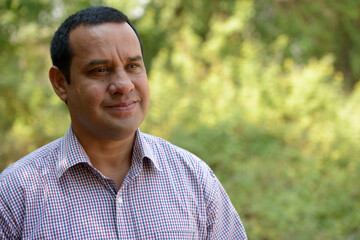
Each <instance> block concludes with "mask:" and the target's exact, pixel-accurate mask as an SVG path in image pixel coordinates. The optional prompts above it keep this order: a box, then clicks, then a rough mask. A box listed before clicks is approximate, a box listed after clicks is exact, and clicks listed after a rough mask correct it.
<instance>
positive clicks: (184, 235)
mask: <svg viewBox="0 0 360 240" xmlns="http://www.w3.org/2000/svg"><path fill="white" fill-rule="evenodd" d="M155 236H156V240H165V239H171V240H173V239H175V240H176V239H182V240H188V239H196V238H195V232H192V231H188V230H173V231H161V232H157V233H156V234H155Z"/></svg>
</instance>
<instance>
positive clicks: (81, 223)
mask: <svg viewBox="0 0 360 240" xmlns="http://www.w3.org/2000/svg"><path fill="white" fill-rule="evenodd" d="M0 239H12V240H13V239H182V240H184V239H224V240H229V239H247V237H246V234H245V230H244V227H243V225H242V223H241V220H240V218H239V216H238V214H237V212H236V211H235V209H234V207H233V205H232V204H231V202H230V200H229V198H228V196H227V194H226V192H225V190H224V189H223V187H222V186H221V184H220V182H219V181H218V179H217V178H216V177H215V175H214V174H213V172H212V171H211V170H210V168H209V167H208V166H207V165H206V164H205V163H204V162H203V161H202V160H200V159H199V158H198V157H196V156H194V155H193V154H191V153H189V152H187V151H185V150H183V149H181V148H179V147H176V146H174V145H172V144H170V143H169V142H167V141H165V140H162V139H160V138H157V137H154V136H151V135H148V134H144V133H141V132H140V131H139V130H138V131H137V133H136V139H135V142H134V147H133V155H132V165H131V168H130V170H129V172H128V173H127V175H126V177H125V179H124V182H123V184H122V186H121V188H120V190H119V191H117V190H116V185H115V182H114V181H113V180H112V179H109V178H107V177H106V176H104V175H103V174H102V173H101V172H99V171H98V170H97V169H95V168H94V167H93V166H92V164H91V162H90V160H89V158H88V156H87V155H86V153H85V151H84V149H83V148H82V146H81V145H80V143H79V141H78V140H77V138H76V136H75V134H74V132H73V131H72V129H71V127H70V128H69V130H68V131H67V133H66V134H65V136H64V137H62V138H60V139H58V140H55V141H54V142H52V143H49V144H48V145H45V146H44V147H42V148H39V149H38V150H36V151H34V152H33V153H31V154H29V155H28V156H26V157H24V158H22V159H20V160H19V161H17V162H16V163H14V164H12V165H11V166H9V167H8V168H7V169H6V170H4V171H3V172H2V173H1V175H0Z"/></svg>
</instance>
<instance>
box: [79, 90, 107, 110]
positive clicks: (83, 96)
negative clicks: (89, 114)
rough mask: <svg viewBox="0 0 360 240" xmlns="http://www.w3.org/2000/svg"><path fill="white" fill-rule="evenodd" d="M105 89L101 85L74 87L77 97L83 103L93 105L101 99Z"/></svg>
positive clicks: (97, 103)
mask: <svg viewBox="0 0 360 240" xmlns="http://www.w3.org/2000/svg"><path fill="white" fill-rule="evenodd" d="M104 92H105V89H104V88H103V87H102V86H96V85H90V86H81V87H79V88H77V89H76V94H77V96H78V97H77V98H78V100H79V101H80V102H82V104H83V105H88V106H87V107H90V106H95V105H99V104H101V102H102V101H103V97H104ZM85 107H86V106H85Z"/></svg>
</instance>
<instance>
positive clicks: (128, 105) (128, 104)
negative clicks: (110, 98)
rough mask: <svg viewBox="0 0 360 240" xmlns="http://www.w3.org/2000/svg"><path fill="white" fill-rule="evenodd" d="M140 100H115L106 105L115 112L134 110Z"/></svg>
mask: <svg viewBox="0 0 360 240" xmlns="http://www.w3.org/2000/svg"><path fill="white" fill-rule="evenodd" d="M138 102H139V101H138V100H135V99H131V100H126V101H119V102H113V103H109V104H107V105H105V106H106V108H107V109H109V110H111V111H115V112H119V113H121V112H123V113H125V112H130V111H132V110H133V109H134V108H135V107H136V104H137V103H138Z"/></svg>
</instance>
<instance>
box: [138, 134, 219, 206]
mask: <svg viewBox="0 0 360 240" xmlns="http://www.w3.org/2000/svg"><path fill="white" fill-rule="evenodd" d="M141 137H142V140H143V141H146V142H147V143H148V144H147V145H148V146H150V148H151V150H152V153H153V155H154V158H156V161H158V164H159V166H160V167H161V168H162V169H163V170H165V171H166V172H167V174H168V175H169V177H171V178H174V179H177V180H178V181H183V180H186V181H188V182H190V183H191V185H192V186H193V187H194V186H196V188H198V190H200V191H201V192H202V193H203V194H204V196H203V197H205V199H208V200H210V199H211V198H212V197H213V195H214V194H215V192H214V191H216V189H218V186H219V185H220V183H219V181H218V179H217V178H216V176H215V174H214V173H213V171H212V170H211V168H210V167H209V166H208V165H207V164H206V162H205V161H203V160H202V159H201V158H199V157H198V156H196V155H195V154H193V153H191V152H189V151H187V150H185V149H183V148H181V147H178V146H176V145H174V144H172V143H170V142H169V141H166V140H164V139H162V138H159V137H156V136H153V135H149V134H144V133H141Z"/></svg>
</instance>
